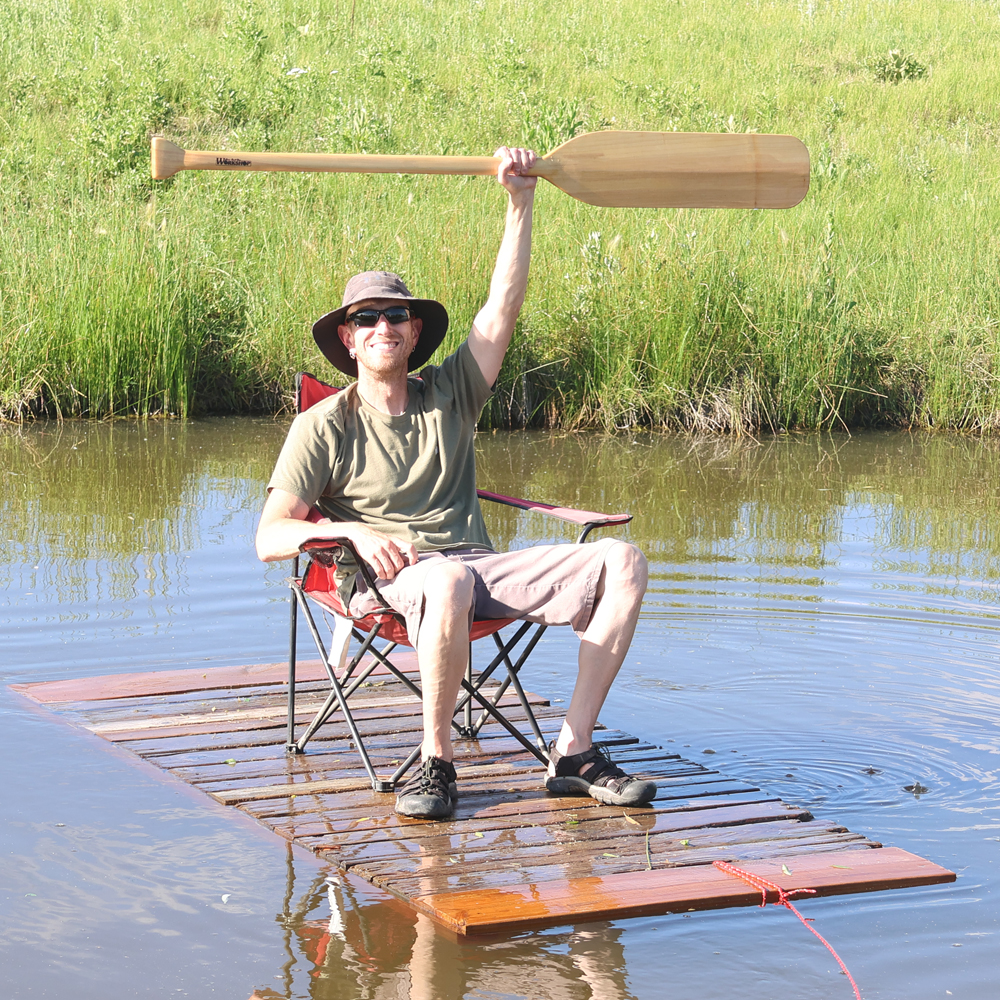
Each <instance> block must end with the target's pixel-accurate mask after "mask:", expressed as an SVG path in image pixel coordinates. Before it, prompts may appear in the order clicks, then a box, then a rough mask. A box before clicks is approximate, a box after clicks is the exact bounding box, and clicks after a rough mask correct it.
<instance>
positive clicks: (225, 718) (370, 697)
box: [84, 688, 548, 736]
mask: <svg viewBox="0 0 1000 1000" xmlns="http://www.w3.org/2000/svg"><path fill="white" fill-rule="evenodd" d="M496 690H497V689H495V688H493V689H489V688H488V689H486V690H485V691H484V694H485V695H486V696H487V697H488V698H490V699H491V700H492V699H493V698H494V697H495V695H496ZM525 697H526V698H527V699H528V704H529V705H532V706H535V705H548V701H546V700H545V699H544V698H542V697H540V696H539V695H537V694H532V692H530V691H525ZM325 701H326V699H325V697H324V698H320V699H317V700H315V701H308V702H304V703H301V704H300V703H298V702H297V703H296V706H295V708H296V712H295V715H296V719H298V718H300V717H301V718H302V719H303V720H308V719H311V718H312V717H313V716H314V715H315V714H316V713H317V712H318V711H319V710H320V709H321V708H322V707H323V704H324V702H325ZM349 704H350V706H351V710H352V713H353V714H354V715H355V716H356V717H358V718H381V717H383V716H380V715H378V714H377V713H376V712H375V710H376V709H381V710H386V713H385V714H386V715H397V714H398V715H404V714H405V715H417V714H419V711H420V699H419V698H418V697H417V696H416V695H415V694H413V693H412V692H410V691H405V690H404V691H402V692H401V693H399V694H393V695H388V696H387V695H383V694H381V692H380V693H378V694H375V693H370V689H369V690H368V691H365V692H355V693H354V694H353V695H352V696H351V698H350V700H349ZM497 704H498V705H499V706H500V707H501V708H508V707H510V706H511V705H516V704H520V700H519V699H518V697H517V695H516V694H514V693H511V694H505V695H503V697H501V698H500V700H499V702H497ZM362 712H363V713H365V715H361V713H362ZM287 718H288V707H287V705H284V704H282V705H275V706H269V707H252V706H247V707H246V708H235V709H228V710H227V709H221V710H220V709H217V708H213V709H210V710H209V711H208V712H184V713H181V714H173V715H171V714H163V715H161V716H143V717H141V718H123V717H119V718H117V719H111V720H108V721H103V722H97V723H94V722H91V723H89V724H88V723H86V722H85V723H84V725H85V727H86V728H87V729H89V730H90V731H91V732H92V733H97V734H98V735H99V736H106V735H110V734H112V733H128V732H134V733H137V734H141V733H142V731H143V730H157V729H169V728H171V727H186V726H197V725H210V726H218V725H219V724H220V723H222V724H225V723H230V722H237V723H243V722H246V723H251V722H257V721H260V720H267V721H273V720H275V719H279V720H281V721H282V722H285V721H286V720H287ZM213 731H218V730H213Z"/></svg>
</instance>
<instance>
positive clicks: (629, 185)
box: [533, 131, 809, 208]
mask: <svg viewBox="0 0 1000 1000" xmlns="http://www.w3.org/2000/svg"><path fill="white" fill-rule="evenodd" d="M533 172H536V173H538V174H540V175H541V176H543V177H545V179H546V180H548V181H550V182H551V183H553V184H555V186H556V187H558V188H560V189H561V190H563V191H565V192H566V193H567V194H569V195H572V196H573V197H574V198H579V199H580V201H585V202H588V203H589V204H591V205H601V206H603V207H607V208H791V207H792V206H793V205H797V204H798V203H799V202H800V201H801V200H802V199H803V198H804V197H805V195H806V191H808V190H809V151H808V150H807V149H806V147H805V146H804V145H803V144H802V142H800V141H799V140H798V139H796V138H795V137H794V136H790V135H753V134H749V135H745V134H731V133H719V134H716V133H712V132H611V131H609V132H589V133H587V134H586V135H580V136H577V137H576V138H575V139H570V140H569V142H564V143H563V144H562V145H561V146H559V147H558V148H557V149H554V150H553V151H552V152H551V153H549V155H548V156H546V157H544V158H543V159H542V160H540V161H539V163H538V165H537V168H536V170H535V171H533Z"/></svg>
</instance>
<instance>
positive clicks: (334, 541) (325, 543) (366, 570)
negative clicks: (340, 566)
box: [299, 538, 392, 612]
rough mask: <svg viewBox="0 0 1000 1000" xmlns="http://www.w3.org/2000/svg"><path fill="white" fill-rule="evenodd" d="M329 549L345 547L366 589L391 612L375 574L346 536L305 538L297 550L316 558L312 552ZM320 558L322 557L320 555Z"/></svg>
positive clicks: (327, 550)
mask: <svg viewBox="0 0 1000 1000" xmlns="http://www.w3.org/2000/svg"><path fill="white" fill-rule="evenodd" d="M331 549H346V550H347V551H348V552H350V553H351V555H352V556H354V561H355V562H356V563H357V564H358V569H359V571H360V573H361V576H362V578H363V579H364V581H365V583H366V584H367V585H368V589H369V590H370V591H371V592H372V593H373V594H374V595H375V596H376V597H377V598H378V600H379V603H380V604H381V605H382V608H383V610H385V611H388V612H392V608H390V607H389V605H388V604H387V603H386V600H385V598H384V597H383V596H382V595H381V594H380V593H379V589H378V585H377V584H376V583H375V574H374V573H373V572H372V568H371V567H370V566H369V565H368V563H366V562H365V561H364V560H363V559H362V558H361V557H360V556H359V555H358V550H357V549H356V548H355V547H354V543H353V542H351V540H350V539H348V538H307V539H306V540H305V541H304V542H303V543H302V544H301V545H300V546H299V552H302V553H304V554H306V555H309V556H311V557H312V558H316V557H315V556H314V555H313V553H314V552H329V551H330V550H331ZM321 558H322V557H321Z"/></svg>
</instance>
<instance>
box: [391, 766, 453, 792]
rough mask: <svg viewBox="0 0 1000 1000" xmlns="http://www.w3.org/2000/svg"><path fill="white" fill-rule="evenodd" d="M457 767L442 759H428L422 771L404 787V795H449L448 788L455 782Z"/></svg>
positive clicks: (421, 768) (421, 767)
mask: <svg viewBox="0 0 1000 1000" xmlns="http://www.w3.org/2000/svg"><path fill="white" fill-rule="evenodd" d="M455 778H456V774H455V765H454V764H453V763H452V762H451V761H449V760H442V759H441V758H440V757H428V758H427V760H425V761H424V762H423V763H422V764H421V765H420V770H419V771H417V772H416V774H414V775H413V777H411V778H410V780H409V781H407V783H406V784H405V785H404V786H403V788H402V790H401V791H402V793H404V794H407V795H409V794H411V793H414V792H416V793H418V794H426V793H430V794H432V795H442V796H444V797H447V796H448V794H449V791H448V786H449V785H450V784H451V783H453V782H454V781H455Z"/></svg>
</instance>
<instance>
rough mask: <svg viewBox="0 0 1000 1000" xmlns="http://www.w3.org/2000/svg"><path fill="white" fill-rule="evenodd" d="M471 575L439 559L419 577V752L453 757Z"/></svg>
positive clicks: (472, 582)
mask: <svg viewBox="0 0 1000 1000" xmlns="http://www.w3.org/2000/svg"><path fill="white" fill-rule="evenodd" d="M474 585H475V577H474V576H473V575H472V573H471V571H470V570H468V569H466V567H465V566H463V565H462V564H461V563H457V562H450V561H447V560H443V561H441V562H439V563H436V564H435V565H434V566H433V567H432V568H431V569H429V570H428V571H427V574H426V576H425V577H424V614H423V618H422V620H421V623H420V633H419V635H418V636H417V663H418V664H419V666H420V681H421V684H422V685H423V692H424V700H423V712H424V740H423V746H422V756H423V758H424V759H425V760H426V759H427V758H428V757H440V758H441V759H442V760H451V759H452V747H451V720H452V717H453V716H454V715H455V702H456V700H457V698H458V691H459V688H460V687H461V684H462V677H463V675H464V673H465V667H466V664H467V663H468V662H469V611H470V609H471V608H472V596H473V588H474Z"/></svg>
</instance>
